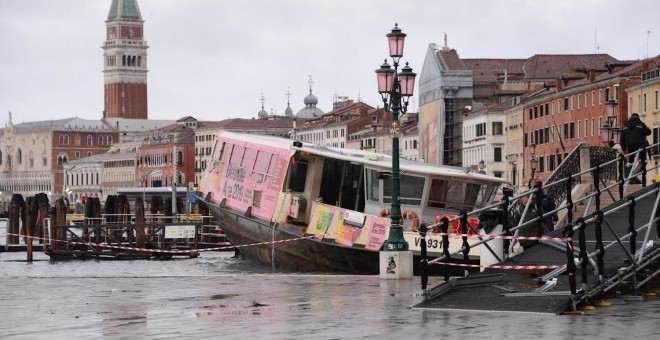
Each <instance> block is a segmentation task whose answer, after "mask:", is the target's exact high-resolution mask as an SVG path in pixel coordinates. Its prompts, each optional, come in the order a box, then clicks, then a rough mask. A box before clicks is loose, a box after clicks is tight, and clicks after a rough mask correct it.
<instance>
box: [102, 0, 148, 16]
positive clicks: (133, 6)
mask: <svg viewBox="0 0 660 340" xmlns="http://www.w3.org/2000/svg"><path fill="white" fill-rule="evenodd" d="M117 19H119V20H142V16H141V15H140V9H139V8H138V4H137V0H112V5H110V13H108V20H117Z"/></svg>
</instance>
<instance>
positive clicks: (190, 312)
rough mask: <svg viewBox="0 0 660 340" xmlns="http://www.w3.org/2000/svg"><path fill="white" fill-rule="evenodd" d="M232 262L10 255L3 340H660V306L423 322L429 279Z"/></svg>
mask: <svg viewBox="0 0 660 340" xmlns="http://www.w3.org/2000/svg"><path fill="white" fill-rule="evenodd" d="M232 256H233V252H207V253H202V255H201V256H200V257H198V258H193V259H187V258H186V259H174V260H167V261H156V260H132V261H96V260H87V261H64V262H53V261H50V260H49V258H48V257H47V256H46V255H44V254H41V253H35V261H34V262H33V263H27V262H26V261H25V257H26V256H25V253H0V338H2V339H71V338H75V339H101V338H106V339H136V338H140V339H181V338H194V339H312V338H313V339H397V338H399V339H418V338H427V339H430V338H449V337H451V338H458V339H464V338H465V339H467V338H485V337H489V338H493V339H503V338H508V339H529V338H531V337H539V338H543V339H572V338H576V339H623V338H633V337H640V338H642V339H658V338H660V335H659V334H660V328H659V327H658V326H657V325H658V324H659V323H660V296H659V297H656V298H652V299H647V300H646V301H637V302H628V303H627V304H615V305H613V306H611V307H607V308H599V309H597V310H595V311H591V312H589V315H585V316H568V315H549V314H522V313H514V314H511V313H501V312H470V311H428V310H427V311H420V310H412V309H411V308H410V307H411V306H413V305H415V304H417V303H418V302H420V301H421V299H422V298H421V297H420V296H419V293H421V288H420V284H419V278H415V279H413V280H404V281H384V280H380V279H379V278H378V277H377V276H356V275H320V274H299V273H271V272H270V267H268V266H259V265H253V264H250V263H247V262H245V261H244V260H240V259H235V258H232ZM438 282H439V278H431V284H435V283H438ZM614 302H619V303H622V301H618V300H615V301H614Z"/></svg>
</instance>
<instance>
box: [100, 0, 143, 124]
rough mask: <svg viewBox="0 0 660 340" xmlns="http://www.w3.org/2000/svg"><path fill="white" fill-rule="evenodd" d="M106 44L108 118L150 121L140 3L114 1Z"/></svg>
mask: <svg viewBox="0 0 660 340" xmlns="http://www.w3.org/2000/svg"><path fill="white" fill-rule="evenodd" d="M105 25H106V40H105V42H104V44H103V47H102V48H103V59H104V61H103V75H104V88H105V90H104V96H103V97H104V98H103V100H104V105H103V116H104V118H105V117H108V118H129V119H147V118H148V113H147V48H149V46H147V42H146V41H144V20H142V15H141V14H140V8H139V6H138V4H137V0H112V5H111V6H110V13H108V20H106V22H105Z"/></svg>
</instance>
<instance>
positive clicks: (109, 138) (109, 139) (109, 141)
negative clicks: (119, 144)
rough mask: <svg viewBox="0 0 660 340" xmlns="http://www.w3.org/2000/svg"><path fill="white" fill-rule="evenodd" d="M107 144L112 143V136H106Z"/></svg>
mask: <svg viewBox="0 0 660 340" xmlns="http://www.w3.org/2000/svg"><path fill="white" fill-rule="evenodd" d="M108 145H112V136H108Z"/></svg>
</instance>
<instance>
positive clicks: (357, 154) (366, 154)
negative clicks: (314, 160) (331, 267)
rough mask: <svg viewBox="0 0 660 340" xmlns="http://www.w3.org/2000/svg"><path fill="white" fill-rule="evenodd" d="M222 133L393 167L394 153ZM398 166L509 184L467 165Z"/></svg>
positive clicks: (402, 160) (405, 162) (402, 163)
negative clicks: (466, 166)
mask: <svg viewBox="0 0 660 340" xmlns="http://www.w3.org/2000/svg"><path fill="white" fill-rule="evenodd" d="M221 136H224V137H226V138H231V139H237V140H241V141H244V142H248V143H257V144H267V145H269V146H272V147H278V148H285V149H289V150H291V151H292V154H293V153H294V152H295V151H301V152H306V153H308V154H312V155H317V156H323V157H328V158H334V159H340V160H344V161H349V162H354V163H361V164H365V165H371V166H374V167H379V168H387V169H391V168H392V156H390V155H385V154H380V153H375V152H370V151H364V150H354V149H344V148H338V147H331V146H325V145H319V144H312V143H307V142H299V141H296V142H298V143H296V144H297V146H294V143H293V142H294V140H292V139H287V138H282V137H276V136H267V135H256V134H248V133H234V132H229V131H222V132H220V133H219V134H218V137H221ZM399 169H400V170H401V172H402V173H405V172H414V173H417V174H427V175H434V176H443V177H453V178H457V179H461V180H474V181H479V182H496V183H508V182H507V181H506V180H505V179H503V178H499V177H494V176H488V175H483V174H479V173H476V172H469V171H468V170H467V169H466V168H461V167H455V166H447V165H437V164H430V163H421V162H416V161H411V160H408V159H405V158H400V159H399Z"/></svg>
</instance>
